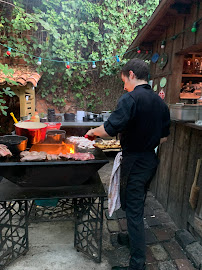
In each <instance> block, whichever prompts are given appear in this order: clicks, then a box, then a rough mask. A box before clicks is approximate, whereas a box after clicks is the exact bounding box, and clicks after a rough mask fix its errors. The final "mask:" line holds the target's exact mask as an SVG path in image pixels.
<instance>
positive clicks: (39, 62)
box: [37, 57, 41, 66]
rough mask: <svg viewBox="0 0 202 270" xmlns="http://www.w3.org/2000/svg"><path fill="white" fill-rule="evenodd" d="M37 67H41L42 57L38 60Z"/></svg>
mask: <svg viewBox="0 0 202 270" xmlns="http://www.w3.org/2000/svg"><path fill="white" fill-rule="evenodd" d="M37 65H38V66H40V65H41V57H39V58H38V61H37Z"/></svg>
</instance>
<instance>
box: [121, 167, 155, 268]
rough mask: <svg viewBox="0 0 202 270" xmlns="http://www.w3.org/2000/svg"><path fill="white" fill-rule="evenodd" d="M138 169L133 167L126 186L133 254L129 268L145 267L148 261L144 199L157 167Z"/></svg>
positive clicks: (131, 252) (128, 221)
mask: <svg viewBox="0 0 202 270" xmlns="http://www.w3.org/2000/svg"><path fill="white" fill-rule="evenodd" d="M138 171H139V170H137V167H136V166H133V167H132V169H131V171H130V175H129V177H128V181H127V186H126V217H127V224H128V234H129V239H130V254H131V258H130V264H129V270H142V269H144V265H145V261H146V244H145V232H144V221H143V217H144V201H145V198H146V193H147V189H148V187H149V184H150V182H151V180H152V178H153V177H154V175H155V172H156V168H153V169H145V170H144V171H143V172H140V171H139V172H138Z"/></svg>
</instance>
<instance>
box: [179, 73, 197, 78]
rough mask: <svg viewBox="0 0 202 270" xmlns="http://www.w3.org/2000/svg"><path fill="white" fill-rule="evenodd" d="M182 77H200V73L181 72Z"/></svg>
mask: <svg viewBox="0 0 202 270" xmlns="http://www.w3.org/2000/svg"><path fill="white" fill-rule="evenodd" d="M182 77H183V78H194V77H195V78H202V75H200V74H182Z"/></svg>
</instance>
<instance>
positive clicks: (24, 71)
mask: <svg viewBox="0 0 202 270" xmlns="http://www.w3.org/2000/svg"><path fill="white" fill-rule="evenodd" d="M9 68H11V69H13V70H14V74H13V75H12V77H11V76H6V75H5V74H4V73H3V72H2V71H0V85H4V84H6V83H7V81H6V78H7V79H10V80H12V81H15V82H17V83H18V85H19V86H25V85H27V83H31V84H32V85H33V86H34V87H36V86H37V83H38V81H39V80H40V78H41V75H40V74H38V73H37V72H36V70H35V69H32V68H30V67H20V68H19V67H16V66H14V67H12V66H9ZM8 84H9V85H13V84H12V83H8Z"/></svg>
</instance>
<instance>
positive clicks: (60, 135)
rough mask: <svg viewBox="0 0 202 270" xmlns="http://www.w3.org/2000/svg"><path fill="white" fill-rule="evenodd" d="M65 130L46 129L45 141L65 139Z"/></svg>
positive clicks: (59, 141) (57, 141) (56, 141)
mask: <svg viewBox="0 0 202 270" xmlns="http://www.w3.org/2000/svg"><path fill="white" fill-rule="evenodd" d="M65 135H66V131H65V130H48V131H47V133H46V141H47V142H49V143H62V141H64V140H65Z"/></svg>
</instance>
